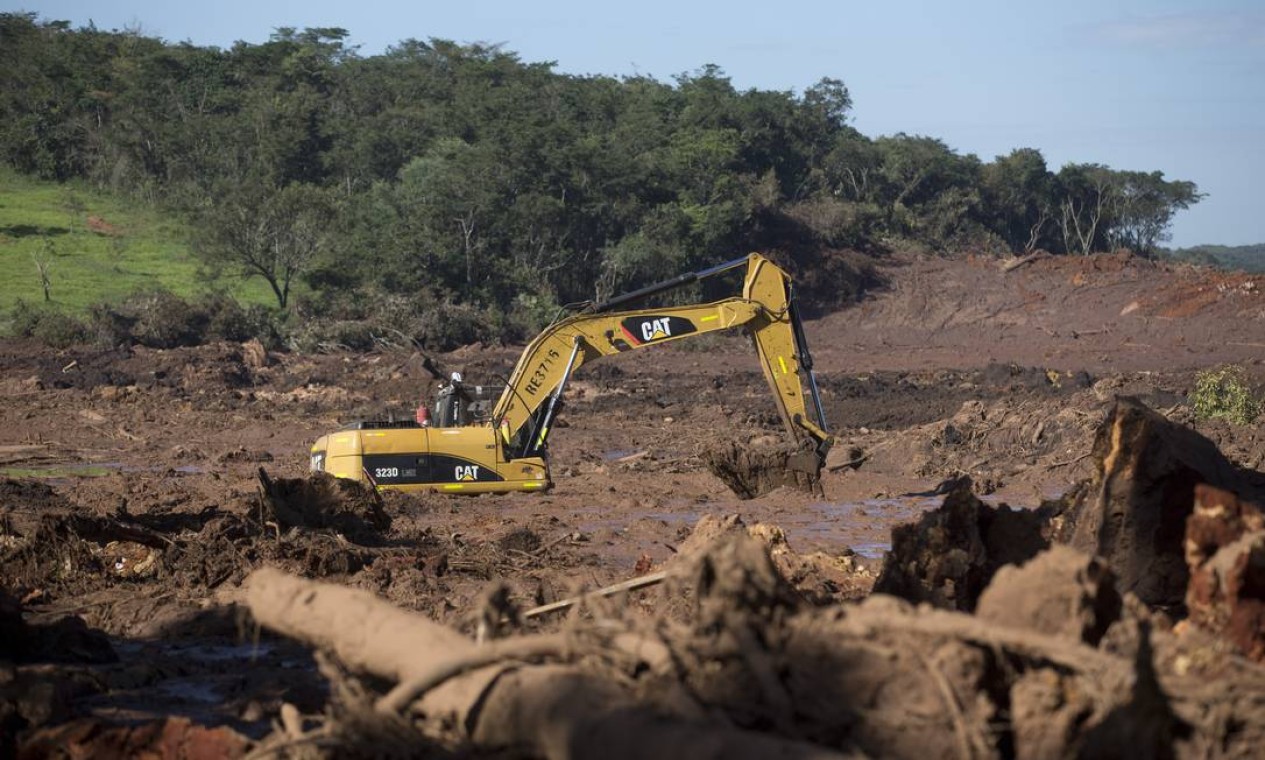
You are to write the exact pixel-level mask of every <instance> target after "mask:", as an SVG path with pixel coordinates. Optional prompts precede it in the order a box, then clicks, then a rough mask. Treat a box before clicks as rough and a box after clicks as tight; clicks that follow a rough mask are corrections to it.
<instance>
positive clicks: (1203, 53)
mask: <svg viewBox="0 0 1265 760" xmlns="http://www.w3.org/2000/svg"><path fill="white" fill-rule="evenodd" d="M0 9H4V10H27V11H35V12H37V13H39V14H40V15H41V17H42V18H44V19H46V20H47V19H66V20H69V21H70V22H71V23H72V24H73V25H75V26H80V25H85V24H87V23H88V22H89V20H91V21H93V22H95V24H96V25H97V27H99V28H103V29H121V28H133V29H139V30H140V31H141V32H142V33H145V34H148V35H153V36H158V37H162V38H164V39H166V40H168V41H171V42H180V41H185V40H188V41H191V42H193V43H195V44H199V45H217V46H221V47H227V46H229V45H231V44H232V43H233V42H234V41H237V40H244V41H247V42H262V41H265V40H266V39H267V38H268V36H269V35H270V34H271V32H272V30H273V29H275V28H277V27H281V26H293V27H300V28H302V27H306V26H339V27H343V28H345V29H347V30H349V31H350V33H351V38H350V41H351V43H352V44H355V45H359V46H360V49H361V52H362V53H363V54H374V53H378V52H381V51H382V50H384V49H385V48H386V47H387V46H389V45H391V44H393V43H395V42H398V41H400V40H402V39H407V38H417V39H427V38H430V37H439V38H443V39H450V40H456V41H458V42H487V43H501V44H502V45H503V46H504V48H505V49H507V50H511V51H514V52H516V53H518V54H519V55H520V57H521V58H522V59H523V60H525V61H555V62H556V64H557V65H556V70H557V71H561V72H566V73H573V74H608V75H614V76H620V75H627V74H643V75H650V76H653V77H655V78H658V79H661V80H664V81H667V80H670V78H671V77H672V75H674V74H678V73H681V72H686V71H694V70H696V69H698V68H699V67H701V66H703V65H704V64H708V63H715V64H717V65H719V66H720V67H721V68H723V69H724V70H725V71H726V72H727V73H728V74H729V75H730V77H731V78H732V79H733V82H734V84H735V86H737V87H738V88H740V89H746V88H751V87H755V88H760V89H775V90H794V91H796V92H802V91H803V90H804V88H806V87H808V86H810V85H811V84H813V83H814V82H816V81H817V80H818V79H820V78H821V77H824V76H829V77H835V78H838V79H842V80H843V81H844V82H845V83H846V84H847V85H848V88H849V89H850V90H851V92H852V97H853V101H854V104H855V105H854V112H853V116H854V119H853V123H854V125H855V126H856V127H857V128H858V129H859V130H861V131H862V132H863V133H865V134H867V135H871V136H877V135H881V134H891V133H894V132H907V133H909V134H924V135H930V136H933V137H939V138H941V139H943V140H944V141H945V142H946V143H948V144H949V145H950V146H951V147H952V148H954V149H955V150H957V151H959V152H962V153H974V154H976V155H978V156H980V158H982V159H985V160H990V159H992V158H993V157H994V156H996V155H998V154H1004V153H1008V152H1009V151H1010V150H1011V149H1013V148H1016V147H1034V148H1038V149H1040V150H1041V152H1042V153H1043V154H1044V155H1045V158H1046V161H1047V163H1048V164H1049V165H1050V167H1051V168H1052V169H1055V170H1057V169H1058V168H1059V167H1060V166H1062V165H1063V164H1064V163H1067V162H1072V161H1075V162H1098V163H1104V164H1107V165H1109V166H1111V167H1112V168H1115V169H1132V170H1146V171H1152V170H1157V169H1158V170H1160V171H1163V172H1164V174H1165V176H1167V177H1168V178H1170V179H1186V180H1193V181H1195V182H1196V183H1198V185H1199V188H1200V190H1201V191H1203V192H1205V193H1207V194H1208V197H1207V198H1205V199H1204V200H1203V201H1202V202H1201V203H1199V204H1198V205H1197V206H1195V207H1194V208H1193V209H1191V210H1189V211H1185V212H1182V213H1181V214H1179V216H1178V217H1177V219H1176V221H1175V223H1174V225H1173V228H1172V232H1173V241H1172V242H1173V244H1174V245H1180V246H1188V245H1195V244H1198V243H1221V244H1226V245H1240V244H1247V243H1262V242H1265V191H1263V190H1262V188H1265V2H1261V0H1234V1H1231V0H1061V2H1023V1H1022V0H978V1H975V0H921V1H918V2H914V1H909V2H900V1H899V0H892V1H890V2H881V1H880V2H875V0H867V1H865V2H857V1H854V0H833V1H831V0H784V1H783V2H768V1H767V0H766V1H765V2H749V0H728V2H712V1H711V0H707V1H701V2H689V1H688V0H675V2H665V1H664V0H639V1H634V2H628V3H618V4H606V3H602V2H598V1H595V0H535V1H534V2H532V1H531V0H527V1H524V0H512V1H511V0H486V1H481V0H468V1H467V2H453V1H452V0H446V1H445V2H434V1H433V0H413V2H408V1H407V0H360V1H359V2H348V1H347V0H342V1H341V2H335V1H334V0H305V2H282V1H280V0H219V1H218V2H213V3H191V2H181V1H180V0H96V1H93V0H0Z"/></svg>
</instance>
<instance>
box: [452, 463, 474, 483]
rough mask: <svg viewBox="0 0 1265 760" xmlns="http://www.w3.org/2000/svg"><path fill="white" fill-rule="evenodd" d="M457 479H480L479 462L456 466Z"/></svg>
mask: <svg viewBox="0 0 1265 760" xmlns="http://www.w3.org/2000/svg"><path fill="white" fill-rule="evenodd" d="M455 470H456V471H455V473H454V474H455V475H456V477H457V480H478V479H479V465H477V464H459V465H457V466H456V468H455Z"/></svg>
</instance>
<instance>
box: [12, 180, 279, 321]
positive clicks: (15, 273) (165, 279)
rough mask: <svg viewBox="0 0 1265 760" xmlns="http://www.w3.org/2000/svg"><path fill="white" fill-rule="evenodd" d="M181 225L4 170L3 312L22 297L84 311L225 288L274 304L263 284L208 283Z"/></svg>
mask: <svg viewBox="0 0 1265 760" xmlns="http://www.w3.org/2000/svg"><path fill="white" fill-rule="evenodd" d="M188 237H189V236H188V233H187V230H186V229H185V228H184V226H183V224H182V223H181V222H180V221H179V220H178V219H175V218H172V217H171V216H168V215H165V214H163V213H161V212H159V211H158V210H156V209H154V208H152V207H148V206H145V205H143V204H138V203H135V202H132V201H129V200H127V199H125V198H120V197H116V196H112V195H109V194H106V193H101V192H97V191H94V190H92V189H90V188H88V187H86V186H84V185H82V184H79V183H67V184H58V183H55V182H44V181H40V180H35V179H31V178H28V177H23V176H21V175H19V174H16V173H15V172H13V171H12V170H10V169H8V168H5V167H0V262H2V264H3V268H2V269H0V313H7V312H8V311H9V310H10V309H11V308H12V307H13V306H14V304H16V303H17V301H18V299H22V300H24V301H27V302H29V303H32V304H41V303H43V302H44V293H43V288H42V286H41V277H40V272H39V264H40V263H41V262H42V263H43V264H44V265H45V266H46V271H47V273H48V279H49V286H50V287H49V295H50V298H51V301H50V305H51V306H53V307H57V308H59V309H62V310H64V311H68V312H72V313H79V312H82V311H83V310H85V309H86V308H87V307H88V306H91V305H92V304H95V303H100V302H102V301H107V302H108V301H117V300H120V299H122V298H123V297H125V296H127V295H128V294H130V293H133V292H135V291H136V290H140V289H155V288H160V289H163V290H169V291H171V292H172V293H175V294H176V295H179V296H182V297H186V298H187V297H189V296H196V295H199V294H201V293H205V292H207V291H208V290H210V289H211V288H212V287H213V286H215V285H219V286H221V287H224V288H226V289H227V290H228V292H229V293H231V294H232V295H233V296H234V297H236V298H237V299H238V300H239V301H241V302H243V303H262V304H270V303H275V300H274V299H273V297H272V294H271V291H269V290H268V286H267V285H266V284H265V283H264V282H263V281H262V280H257V279H256V280H250V281H245V282H243V281H242V280H241V279H239V278H226V279H225V280H223V281H221V282H219V283H212V282H210V281H208V278H206V277H205V276H204V275H203V274H201V273H200V272H199V267H198V263H197V261H196V260H195V259H194V257H193V255H192V253H191V252H190V250H189V243H188Z"/></svg>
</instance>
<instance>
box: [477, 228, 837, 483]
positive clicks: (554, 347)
mask: <svg viewBox="0 0 1265 760" xmlns="http://www.w3.org/2000/svg"><path fill="white" fill-rule="evenodd" d="M743 265H745V266H746V270H747V271H746V278H745V279H744V281H743V286H742V291H741V294H740V295H735V296H732V297H730V298H725V299H722V300H719V301H714V302H712V303H706V304H694V305H687V306H674V307H668V308H662V309H635V310H616V307H619V306H621V305H623V304H625V303H628V302H630V301H633V300H637V299H640V298H643V297H646V296H648V295H652V294H654V293H658V292H661V291H664V290H668V289H671V288H674V287H679V286H681V285H685V284H687V283H690V282H694V281H697V280H700V279H703V278H706V277H711V276H713V275H716V274H720V273H721V272H725V271H728V270H731V269H736V268H739V267H742V266H743ZM736 327H743V328H745V329H746V331H747V332H748V333H749V334H750V335H751V337H752V340H753V342H754V344H755V348H756V352H757V353H758V355H759V357H760V365H761V367H762V369H763V371H764V376H765V379H766V380H767V381H768V383H769V387H770V388H771V389H772V391H773V398H774V400H775V402H776V404H777V408H778V412H779V413H780V414H781V417H782V421H783V423H784V425H785V427H786V429H787V432H788V433H789V434H790V435H791V437H792V438H793V439H794V440H795V441H796V442H797V443H800V444H801V445H803V444H805V443H808V442H811V445H810V446H805V448H811V449H812V450H813V452H814V458H816V459H817V460H818V461H817V466H818V467H819V466H820V461H821V459H823V458H824V456H825V452H826V449H828V448H829V446H830V443H831V441H832V438H831V436H830V434H829V433H827V432H826V431H825V429H824V428H825V423H824V414H823V412H822V408H821V401H820V397H819V395H818V392H817V384H816V380H815V378H814V376H813V373H812V358H811V355H810V354H809V352H808V346H807V343H806V341H805V340H804V334H803V329H802V326H801V324H800V320H799V314H798V311H797V309H796V307H795V302H794V298H793V292H792V288H791V282H790V278H789V276H788V275H787V274H786V272H784V271H783V270H782V269H780V268H779V267H778V266H777V265H776V264H774V263H773V262H771V261H769V260H768V259H766V258H764V257H763V256H761V255H760V254H757V253H753V254H751V255H749V256H747V257H746V258H743V259H737V260H735V261H731V262H728V263H726V264H722V265H720V266H717V267H713V268H711V269H707V270H703V271H701V272H694V273H689V274H685V275H681V276H680V277H677V278H674V279H672V280H668V281H666V282H663V283H659V284H657V285H652V286H649V287H646V288H642V289H641V290H638V291H636V292H633V293H629V294H627V295H625V296H621V297H619V298H617V299H614V300H612V301H608V302H606V303H603V304H596V305H593V306H590V307H589V308H588V309H586V310H585V311H582V312H580V313H577V314H573V315H571V316H569V317H566V318H564V319H562V320H559V321H558V322H555V323H554V324H552V325H550V326H549V327H548V328H546V329H545V330H544V332H542V333H541V334H540V335H539V336H537V337H536V339H535V340H533V341H532V343H531V344H530V345H529V346H528V347H527V349H526V351H524V352H523V355H522V356H521V357H520V359H519V361H518V364H517V366H515V368H514V371H513V373H512V374H511V375H510V377H509V382H508V384H507V386H506V389H505V392H504V393H503V394H502V395H501V398H500V400H499V401H498V403H497V405H496V407H495V409H494V411H493V414H492V422H493V425H495V426H496V427H497V429H498V432H499V435H500V436H501V438H502V440H503V444H504V446H505V447H506V453H507V454H508V456H509V457H511V458H519V457H531V456H538V455H540V454H542V453H543V449H544V446H545V443H546V441H547V438H548V435H549V429H550V425H551V423H552V421H553V418H554V415H555V414H556V411H557V408H558V404H559V402H560V400H561V398H562V394H563V392H564V390H565V388H566V384H567V381H568V380H569V378H570V377H571V375H572V374H573V373H574V372H575V370H577V369H578V368H579V367H581V366H583V365H584V363H585V362H589V361H592V360H594V359H597V358H600V357H602V356H608V355H611V354H618V353H623V352H625V351H633V350H637V349H640V348H646V347H648V346H654V345H658V344H660V343H667V342H670V341H674V340H682V339H685V338H689V337H693V336H698V335H702V334H705V333H709V332H714V331H717V330H727V329H732V328H736ZM805 380H806V381H807V386H808V395H809V399H805V396H804V390H803V386H804V381H805ZM808 400H811V402H812V405H813V408H812V412H813V414H812V415H811V416H810V414H809V410H808Z"/></svg>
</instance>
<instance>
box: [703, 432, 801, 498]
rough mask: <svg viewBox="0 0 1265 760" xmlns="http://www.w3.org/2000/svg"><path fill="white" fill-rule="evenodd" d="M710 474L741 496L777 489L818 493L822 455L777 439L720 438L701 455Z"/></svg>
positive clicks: (751, 496)
mask: <svg viewBox="0 0 1265 760" xmlns="http://www.w3.org/2000/svg"><path fill="white" fill-rule="evenodd" d="M704 460H705V461H706V463H707V467H708V469H709V470H711V472H712V474H713V475H715V476H716V477H718V478H720V480H721V481H722V482H723V483H724V484H725V485H727V486H729V489H730V490H731V491H733V492H734V493H735V494H737V495H738V497H739V498H742V499H754V498H755V497H757V496H762V495H764V494H766V493H768V492H770V491H773V490H776V489H778V488H786V487H790V488H796V489H799V490H801V491H807V492H809V493H815V494H820V493H821V480H820V478H821V468H822V456H821V455H820V454H819V453H818V451H817V450H816V449H809V448H803V447H801V446H797V445H794V444H790V443H786V442H784V441H779V442H777V443H772V442H766V441H762V440H757V441H754V442H750V443H742V442H739V441H724V442H721V443H718V444H716V445H715V446H713V447H712V448H710V449H709V450H708V451H706V452H705V454H704Z"/></svg>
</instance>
